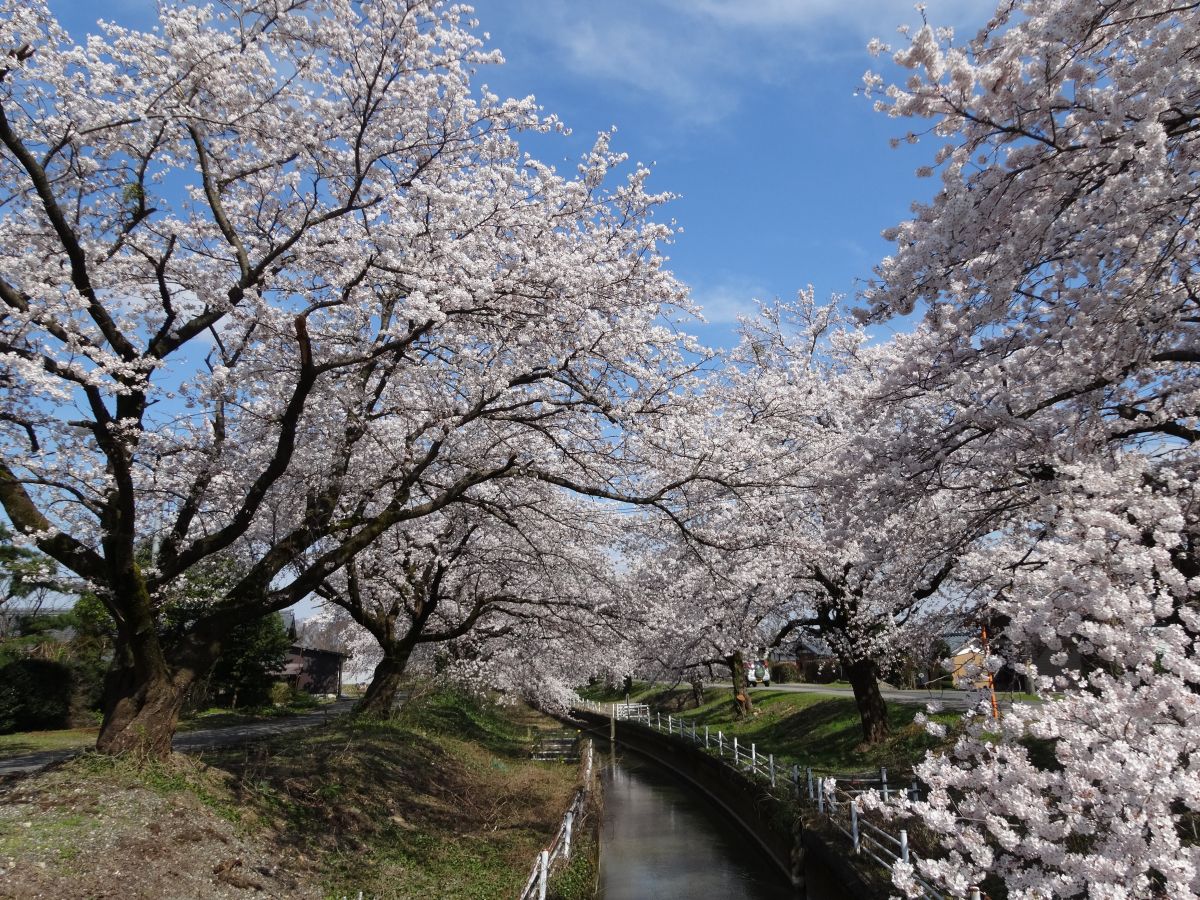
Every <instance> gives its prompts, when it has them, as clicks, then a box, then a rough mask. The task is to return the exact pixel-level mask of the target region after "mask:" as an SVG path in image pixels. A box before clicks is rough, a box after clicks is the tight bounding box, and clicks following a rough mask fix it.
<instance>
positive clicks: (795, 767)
mask: <svg viewBox="0 0 1200 900" xmlns="http://www.w3.org/2000/svg"><path fill="white" fill-rule="evenodd" d="M792 792H793V793H794V794H795V795H796V799H797V800H799V799H800V764H799V763H792Z"/></svg>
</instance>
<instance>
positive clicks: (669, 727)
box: [667, 715, 672, 734]
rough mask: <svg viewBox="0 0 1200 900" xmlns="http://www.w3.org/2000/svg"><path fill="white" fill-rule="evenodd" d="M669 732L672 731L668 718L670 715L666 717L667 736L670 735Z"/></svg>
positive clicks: (669, 718)
mask: <svg viewBox="0 0 1200 900" xmlns="http://www.w3.org/2000/svg"><path fill="white" fill-rule="evenodd" d="M671 730H672V729H671V716H670V715H668V716H667V734H670V733H671Z"/></svg>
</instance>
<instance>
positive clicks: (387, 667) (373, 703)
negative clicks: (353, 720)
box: [354, 650, 412, 719]
mask: <svg viewBox="0 0 1200 900" xmlns="http://www.w3.org/2000/svg"><path fill="white" fill-rule="evenodd" d="M411 652H412V651H411V650H397V651H393V652H390V653H389V652H385V653H384V655H383V659H381V660H380V661H379V665H377V666H376V667H375V672H374V674H372V676H371V683H370V684H369V685H367V692H366V693H365V694H363V697H362V699H361V700H359V701H358V703H357V704H356V705H355V707H354V714H355V715H356V716H365V717H368V718H374V719H386V718H387V717H388V716H390V715H391V714H392V713H393V711H394V710H395V708H396V695H397V694H398V693H399V692H400V682H401V680H402V679H403V678H404V672H405V670H406V669H407V668H408V657H409V654H410V653H411Z"/></svg>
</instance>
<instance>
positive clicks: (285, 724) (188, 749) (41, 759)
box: [0, 700, 354, 778]
mask: <svg viewBox="0 0 1200 900" xmlns="http://www.w3.org/2000/svg"><path fill="white" fill-rule="evenodd" d="M353 705H354V701H353V700H338V701H336V702H334V703H330V704H329V705H327V706H323V707H321V708H320V709H318V710H315V711H314V712H310V713H305V714H304V715H300V716H289V717H287V718H281V719H270V720H268V721H266V722H255V723H253V724H250V725H230V726H228V727H226V728H203V729H200V730H198V731H188V732H182V733H180V734H177V735H175V740H174V741H172V742H171V745H172V746H173V747H174V748H175V749H176V750H179V751H180V752H182V753H195V752H197V751H200V750H212V749H214V748H216V747H234V746H237V745H238V744H247V743H249V742H251V741H258V740H262V739H263V738H268V737H271V736H273V735H276V734H286V733H287V732H289V731H296V730H298V729H300V728H312V727H313V726H314V725H320V724H321V723H322V722H325V721H327V720H328V719H329V718H330V717H332V716H338V715H341V714H342V713H345V712H349V710H350V708H351V707H352V706H353ZM84 749H85V748H80V749H75V750H45V751H43V752H41V753H29V754H26V755H25V756H12V757H9V758H8V759H0V778H3V777H4V776H5V775H21V774H26V773H29V772H36V771H37V770H38V769H41V768H44V767H45V766H48V765H50V764H51V763H55V762H59V761H60V760H64V759H68V758H69V757H72V756H75V755H76V754H78V753H82V752H83V750H84Z"/></svg>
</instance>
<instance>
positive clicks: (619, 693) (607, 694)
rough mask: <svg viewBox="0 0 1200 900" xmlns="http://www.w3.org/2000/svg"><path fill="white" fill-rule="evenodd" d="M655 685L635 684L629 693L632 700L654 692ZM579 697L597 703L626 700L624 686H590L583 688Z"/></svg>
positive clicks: (647, 683)
mask: <svg viewBox="0 0 1200 900" xmlns="http://www.w3.org/2000/svg"><path fill="white" fill-rule="evenodd" d="M653 688H654V685H653V684H651V683H650V682H648V681H635V682H633V686H632V689H631V690H630V691H629V698H630V700H636V699H637V698H638V697H639V696H641V695H642V694H645V693H646V692H647V691H649V690H652V689H653ZM578 693H579V696H580V697H583V698H584V699H585V700H595V701H596V702H597V703H614V702H620V701H622V700H624V699H625V686H624V685H615V686H613V685H606V684H603V683H600V684H589V685H586V686H584V687H581V688H580V689H579V691H578Z"/></svg>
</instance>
